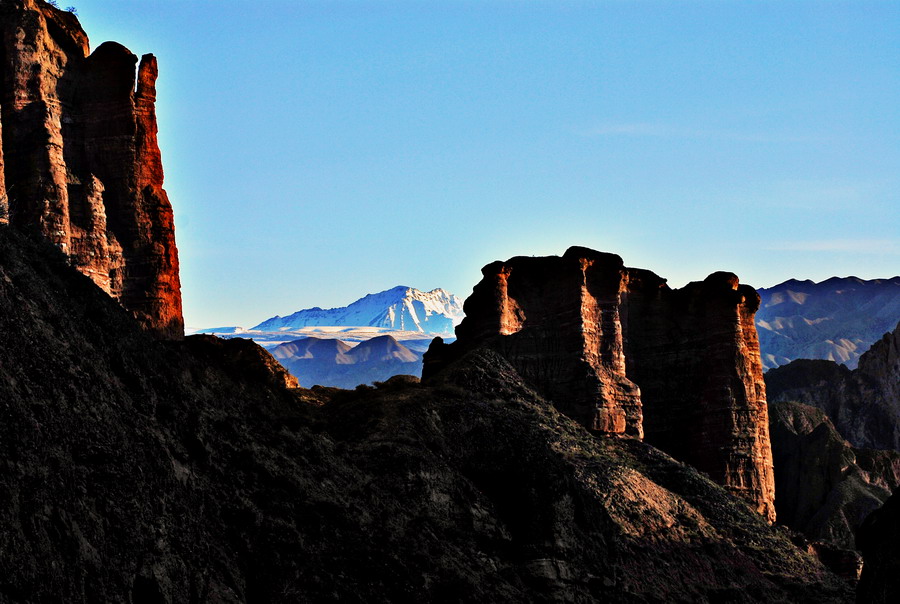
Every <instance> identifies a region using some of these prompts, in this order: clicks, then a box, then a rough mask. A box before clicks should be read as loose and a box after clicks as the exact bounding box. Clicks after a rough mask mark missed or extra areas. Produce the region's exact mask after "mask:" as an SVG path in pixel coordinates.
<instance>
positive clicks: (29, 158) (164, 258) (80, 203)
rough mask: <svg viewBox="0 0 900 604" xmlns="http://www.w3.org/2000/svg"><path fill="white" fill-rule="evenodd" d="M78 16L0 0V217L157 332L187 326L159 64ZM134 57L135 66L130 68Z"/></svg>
mask: <svg viewBox="0 0 900 604" xmlns="http://www.w3.org/2000/svg"><path fill="white" fill-rule="evenodd" d="M88 51H89V45H88V38H87V35H86V34H85V33H84V31H83V30H82V29H81V26H80V25H79V23H78V20H77V19H76V17H75V16H74V15H73V14H71V13H69V12H66V11H61V10H58V9H56V8H54V7H52V6H50V5H49V4H47V3H46V2H43V1H42V0H2V1H0V124H2V130H0V142H2V153H0V222H5V221H8V222H10V223H12V224H14V225H17V226H18V227H20V228H27V229H31V230H34V231H36V232H39V233H41V234H42V235H43V236H45V237H46V238H47V239H49V240H50V241H52V242H53V243H54V244H55V245H56V246H57V247H58V248H59V249H60V250H62V251H63V252H65V253H66V254H67V255H68V256H69V258H70V259H71V261H72V263H73V265H74V266H76V267H77V268H78V269H79V270H80V271H81V272H83V273H84V274H86V275H88V276H89V277H90V278H91V279H93V281H94V282H95V283H96V284H97V285H98V286H100V287H101V288H102V289H103V290H104V291H106V292H107V293H109V294H110V295H112V296H113V297H114V298H116V299H117V300H119V301H120V302H121V303H122V305H123V306H124V307H125V308H127V309H129V310H130V311H131V312H132V313H133V314H134V316H135V317H136V318H137V319H138V320H139V321H141V322H142V323H143V324H144V325H145V326H146V327H148V328H150V329H151V330H153V331H154V332H155V333H156V334H157V335H160V336H164V337H169V338H180V337H182V336H183V334H184V321H183V318H182V310H181V289H180V288H181V286H180V281H179V276H178V252H177V250H176V247H175V235H174V221H173V217H172V207H171V204H170V203H169V199H168V197H167V195H166V192H165V190H163V188H162V185H163V169H162V162H161V160H160V153H159V146H158V144H157V126H156V114H155V109H154V104H155V102H156V88H155V85H156V77H157V66H156V59H155V58H154V57H153V55H144V56H143V57H142V58H141V61H140V65H138V59H137V57H136V56H135V55H133V54H132V53H131V52H130V51H129V50H128V49H126V48H125V47H123V46H121V45H119V44H116V43H115V42H106V43H104V44H101V45H100V46H99V47H98V48H97V49H96V50H95V51H94V52H93V53H90V54H88ZM136 67H137V70H135V68H136Z"/></svg>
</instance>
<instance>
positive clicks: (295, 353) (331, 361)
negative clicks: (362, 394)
mask: <svg viewBox="0 0 900 604" xmlns="http://www.w3.org/2000/svg"><path fill="white" fill-rule="evenodd" d="M271 353H272V356H274V357H275V358H276V359H278V361H279V362H280V363H281V364H282V365H284V367H285V368H286V369H287V370H288V371H290V372H291V373H292V374H293V375H294V376H295V377H296V378H297V380H298V381H299V382H300V385H301V386H303V387H306V388H309V387H311V386H314V385H316V384H318V385H321V386H337V387H339V388H354V387H356V386H357V385H358V384H369V383H371V382H374V381H385V380H387V379H388V378H389V377H391V376H394V375H414V376H416V377H418V376H420V375H421V374H422V355H421V354H420V353H417V352H414V351H412V350H410V349H409V348H407V347H406V346H404V345H403V344H401V343H400V342H398V341H397V340H396V339H394V338H393V337H391V336H388V335H386V336H377V337H374V338H372V339H370V340H366V341H365V342H360V343H359V344H357V345H356V346H351V345H350V344H348V343H347V342H343V341H341V340H337V339H333V338H332V339H325V338H301V339H299V340H294V341H292V342H286V343H284V344H281V345H279V346H276V347H275V348H273V349H272V350H271Z"/></svg>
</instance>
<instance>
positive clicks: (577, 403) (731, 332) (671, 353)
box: [424, 247, 775, 520]
mask: <svg viewBox="0 0 900 604" xmlns="http://www.w3.org/2000/svg"><path fill="white" fill-rule="evenodd" d="M482 273H483V275H484V277H483V279H482V280H481V282H480V283H479V284H478V285H476V286H475V288H474V290H473V292H472V295H471V296H470V297H469V298H468V299H467V300H466V303H465V312H466V318H465V319H464V320H463V322H462V323H461V324H460V325H459V327H457V330H456V334H457V342H455V343H453V344H450V345H443V344H442V343H439V342H436V343H435V344H433V345H432V347H431V349H430V350H429V352H428V354H427V355H426V358H425V369H424V375H425V377H426V378H427V377H428V376H430V375H434V374H435V373H437V372H439V371H440V369H441V368H442V367H443V366H444V365H445V364H446V363H447V362H448V361H450V360H452V359H454V358H457V356H458V355H460V354H462V353H464V352H465V351H467V350H470V349H472V348H477V347H480V346H488V347H490V348H493V349H495V350H497V351H498V352H500V353H501V354H502V355H503V356H504V357H505V358H506V359H507V360H508V361H509V362H510V363H511V364H512V365H513V366H514V367H515V368H516V370H517V371H518V372H519V373H520V374H521V375H522V377H523V378H525V379H526V380H527V381H528V382H529V384H531V385H532V386H533V387H534V388H536V389H537V390H538V391H539V392H540V393H541V394H542V395H544V396H546V397H547V398H549V399H550V400H552V401H553V403H554V404H555V405H556V406H557V408H559V409H560V410H561V411H563V412H564V413H566V414H568V415H569V416H571V417H573V418H575V419H576V420H578V421H579V422H580V423H581V424H583V425H584V426H586V427H587V428H589V429H591V430H593V431H594V432H596V433H598V434H604V435H615V436H626V437H635V438H646V440H647V441H648V442H649V443H651V444H653V445H654V446H657V447H659V448H661V449H663V450H664V451H666V452H668V453H670V454H671V455H673V456H674V457H676V458H677V459H679V460H681V461H684V462H686V463H690V464H691V465H693V466H695V467H697V468H699V469H700V470H702V471H704V472H706V473H708V474H709V475H710V476H711V477H712V478H713V479H714V480H716V481H717V482H719V483H720V484H722V485H724V486H726V487H727V488H728V489H729V490H731V491H732V492H733V493H735V494H737V495H739V496H742V497H744V498H746V499H748V500H749V501H751V502H752V503H753V504H754V505H755V507H756V508H757V510H758V511H759V512H760V513H761V514H763V515H764V516H765V517H767V518H768V519H770V520H774V517H775V511H774V505H773V501H774V477H773V473H772V454H771V447H770V444H769V433H768V413H767V409H766V394H765V384H764V383H763V378H762V366H761V363H760V358H759V342H758V339H757V334H756V328H755V326H754V323H753V316H754V313H755V311H756V309H757V308H758V305H759V296H758V295H757V294H756V292H755V290H754V289H753V288H752V287H749V286H746V285H740V284H739V282H738V279H737V277H736V276H734V275H732V274H730V273H714V274H713V275H710V276H709V277H708V278H707V279H706V280H705V281H703V282H697V283H691V284H689V285H687V286H686V287H684V288H682V289H676V290H673V289H671V288H669V287H668V286H667V285H666V283H665V279H662V278H661V277H659V276H657V275H655V274H654V273H652V272H650V271H647V270H643V269H634V268H628V267H625V266H624V264H623V262H622V259H621V258H620V257H619V256H616V255H614V254H606V253H601V252H596V251H593V250H589V249H586V248H578V247H574V248H570V249H569V250H568V251H567V252H566V253H565V254H564V255H563V256H562V257H556V256H552V257H543V258H532V257H516V258H512V259H510V260H508V261H506V262H494V263H492V264H489V265H487V266H486V267H484V269H482Z"/></svg>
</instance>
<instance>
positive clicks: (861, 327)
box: [756, 277, 900, 369]
mask: <svg viewBox="0 0 900 604" xmlns="http://www.w3.org/2000/svg"><path fill="white" fill-rule="evenodd" d="M757 291H758V292H759V295H760V297H761V298H762V302H761V304H760V308H759V311H757V313H756V327H757V330H758V331H759V347H760V351H761V353H762V362H763V367H764V368H765V369H771V368H773V367H778V366H779V365H784V364H787V363H789V362H790V361H792V360H794V359H826V360H830V361H835V362H837V363H843V364H845V365H847V367H849V368H851V369H853V368H855V367H856V365H857V362H858V360H859V356H860V355H861V354H862V353H863V352H865V351H866V350H867V349H868V348H869V347H870V346H871V345H872V344H873V343H874V342H876V341H878V340H880V339H881V337H882V336H883V335H884V334H885V333H887V332H889V331H891V330H892V329H893V328H894V326H895V325H896V324H897V321H898V320H900V277H893V278H890V279H872V280H868V281H866V280H863V279H858V278H856V277H844V278H840V277H832V278H831V279H827V280H825V281H822V282H821V283H814V282H813V281H798V280H796V279H791V280H788V281H785V282H784V283H780V284H779V285H776V286H774V287H770V288H762V289H759V290H757Z"/></svg>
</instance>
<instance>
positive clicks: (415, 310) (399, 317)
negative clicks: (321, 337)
mask: <svg viewBox="0 0 900 604" xmlns="http://www.w3.org/2000/svg"><path fill="white" fill-rule="evenodd" d="M462 304H463V303H462V300H461V299H460V298H458V297H456V296H454V295H453V294H451V293H449V292H447V291H445V290H443V289H433V290H431V291H430V292H423V291H420V290H418V289H415V288H412V287H406V286H403V285H398V286H397V287H394V288H391V289H389V290H386V291H383V292H379V293H377V294H369V295H367V296H365V297H363V298H360V299H359V300H357V301H356V302H353V303H352V304H350V305H349V306H342V307H340V308H328V309H322V308H319V307H315V308H307V309H304V310H298V311H297V312H295V313H293V314H291V315H288V316H286V317H280V316H274V317H272V318H271V319H266V320H265V321H263V322H262V323H260V324H259V325H257V326H255V327H253V328H251V331H269V332H272V331H289V330H296V329H301V328H304V327H320V326H347V327H350V326H353V327H362V326H366V327H381V328H386V329H390V330H394V331H413V332H421V333H431V334H452V333H453V328H454V327H455V326H456V324H457V323H459V322H460V321H461V320H462V317H463V309H462Z"/></svg>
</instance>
